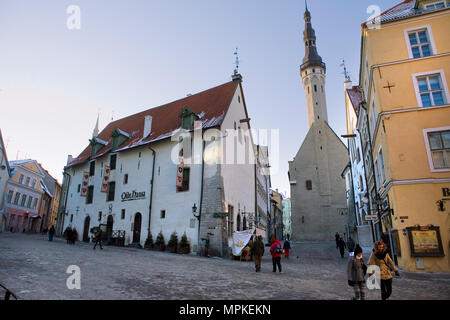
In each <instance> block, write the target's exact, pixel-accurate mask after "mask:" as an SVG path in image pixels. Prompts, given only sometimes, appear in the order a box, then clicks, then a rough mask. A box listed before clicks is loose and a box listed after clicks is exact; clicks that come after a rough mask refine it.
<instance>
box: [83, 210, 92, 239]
mask: <svg viewBox="0 0 450 320" xmlns="http://www.w3.org/2000/svg"><path fill="white" fill-rule="evenodd" d="M90 223H91V217H89V216H87V217H86V218H85V219H84V231H83V241H84V242H89V225H90Z"/></svg>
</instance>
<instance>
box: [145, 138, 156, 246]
mask: <svg viewBox="0 0 450 320" xmlns="http://www.w3.org/2000/svg"><path fill="white" fill-rule="evenodd" d="M148 148H149V149H150V150H151V151H152V153H153V168H152V180H151V185H152V190H151V191H150V204H149V207H148V234H147V239H148V236H149V235H150V222H151V221H152V202H153V189H154V186H155V161H156V152H155V150H153V149H152V147H150V146H149V147H148Z"/></svg>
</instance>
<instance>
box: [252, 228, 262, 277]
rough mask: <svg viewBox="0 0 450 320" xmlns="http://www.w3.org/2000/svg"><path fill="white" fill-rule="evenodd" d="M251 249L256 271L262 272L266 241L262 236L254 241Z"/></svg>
mask: <svg viewBox="0 0 450 320" xmlns="http://www.w3.org/2000/svg"><path fill="white" fill-rule="evenodd" d="M251 251H252V254H253V259H254V261H255V270H256V272H260V271H261V262H262V257H263V255H264V242H263V241H262V236H257V237H256V241H254V242H253V244H252V246H251Z"/></svg>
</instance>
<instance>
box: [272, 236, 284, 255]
mask: <svg viewBox="0 0 450 320" xmlns="http://www.w3.org/2000/svg"><path fill="white" fill-rule="evenodd" d="M276 245H279V246H280V249H283V247H282V246H281V242H280V241H278V240H275V242H273V243H272V245H271V246H270V253H271V254H272V258H281V252H280V253H276V252H275V246H276Z"/></svg>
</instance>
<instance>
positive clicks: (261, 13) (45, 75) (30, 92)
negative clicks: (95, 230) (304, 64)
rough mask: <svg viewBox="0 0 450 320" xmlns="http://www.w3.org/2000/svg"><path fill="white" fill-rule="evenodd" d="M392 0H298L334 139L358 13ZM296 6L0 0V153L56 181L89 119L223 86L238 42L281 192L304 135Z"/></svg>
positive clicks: (263, 0)
mask: <svg viewBox="0 0 450 320" xmlns="http://www.w3.org/2000/svg"><path fill="white" fill-rule="evenodd" d="M400 2H401V1H400V0H345V1H336V0H314V1H311V0H310V1H309V3H308V9H309V11H310V12H311V15H312V24H313V28H314V29H315V31H316V37H317V47H318V52H319V54H320V55H321V56H322V59H323V61H324V62H325V63H326V65H327V75H326V87H325V90H326V99H327V109H328V122H329V124H330V126H331V127H332V128H333V130H334V131H335V132H336V134H337V135H338V136H340V135H341V134H345V130H346V129H345V100H344V89H343V88H344V87H343V81H344V75H343V74H342V72H343V69H342V67H341V66H340V65H341V63H342V59H345V61H346V66H347V69H348V71H349V72H350V76H351V78H352V81H353V83H354V84H357V83H358V74H359V57H360V44H361V23H362V22H364V21H365V20H367V19H368V18H369V17H370V16H371V15H373V14H374V12H373V11H372V12H367V9H368V8H369V7H370V6H373V5H375V6H378V7H379V8H380V10H381V11H384V10H386V9H389V8H391V7H393V6H394V5H396V4H398V3H400ZM73 6H76V8H77V9H79V11H73ZM304 11H305V4H304V1H302V0H296V1H293V0H283V1H268V0H246V1H242V0H241V1H238V0H221V1H218V0H216V1H211V0H190V1H187V0H177V1H174V0H164V1H163V0H145V1H144V0H135V1H109V0H108V1H106V0H96V1H92V0H70V1H64V0H53V1H51V0H42V1H22V0H0V129H1V131H2V134H3V139H4V142H5V144H6V149H7V154H8V158H9V160H10V161H11V160H16V159H25V158H31V159H35V160H37V161H38V162H40V163H41V164H42V165H43V167H44V168H45V169H47V170H48V171H49V172H50V174H52V175H53V177H55V178H56V179H57V180H58V181H59V182H62V172H63V168H64V166H65V165H66V162H67V156H68V155H69V154H70V155H73V156H74V157H76V156H78V154H79V153H81V151H83V149H84V148H85V147H86V146H87V145H88V143H89V139H90V138H91V137H92V132H93V129H94V126H95V122H96V120H97V115H98V114H99V128H100V130H102V129H103V128H104V127H106V125H107V124H108V123H109V122H110V121H111V119H112V118H113V119H114V120H117V119H120V118H122V117H125V116H128V115H131V114H134V113H137V112H140V111H143V110H147V109H149V108H152V107H156V106H159V105H162V104H166V103H168V102H171V101H174V100H178V99H180V98H183V97H185V96H186V95H187V94H189V93H191V94H195V93H197V92H201V91H204V90H206V89H209V88H212V87H215V86H217V85H220V84H223V83H226V82H228V81H230V80H231V75H232V73H233V70H234V68H235V56H234V52H235V49H236V47H238V52H239V60H240V65H239V72H240V73H241V74H242V76H243V83H242V84H243V90H244V95H245V100H246V104H247V110H248V113H249V117H250V118H251V122H250V123H251V126H252V128H254V129H266V130H272V129H275V130H279V134H280V145H279V153H278V154H271V155H270V156H271V157H272V158H273V157H277V158H276V159H277V161H278V163H279V166H277V168H272V172H271V182H272V187H273V188H274V189H278V190H279V191H280V192H282V193H284V194H285V195H286V196H289V194H290V190H289V181H288V175H287V172H288V161H291V160H292V159H293V158H294V156H295V155H296V153H297V151H298V149H299V148H300V146H301V143H302V141H303V139H304V137H305V136H306V134H307V132H308V124H307V114H306V102H305V93H304V90H303V86H302V84H301V78H300V75H299V66H300V64H301V61H302V59H303V56H304V46H303V30H304V20H303V13H304ZM77 17H79V18H80V19H79V20H73V19H74V18H77ZM345 143H346V141H345Z"/></svg>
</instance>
